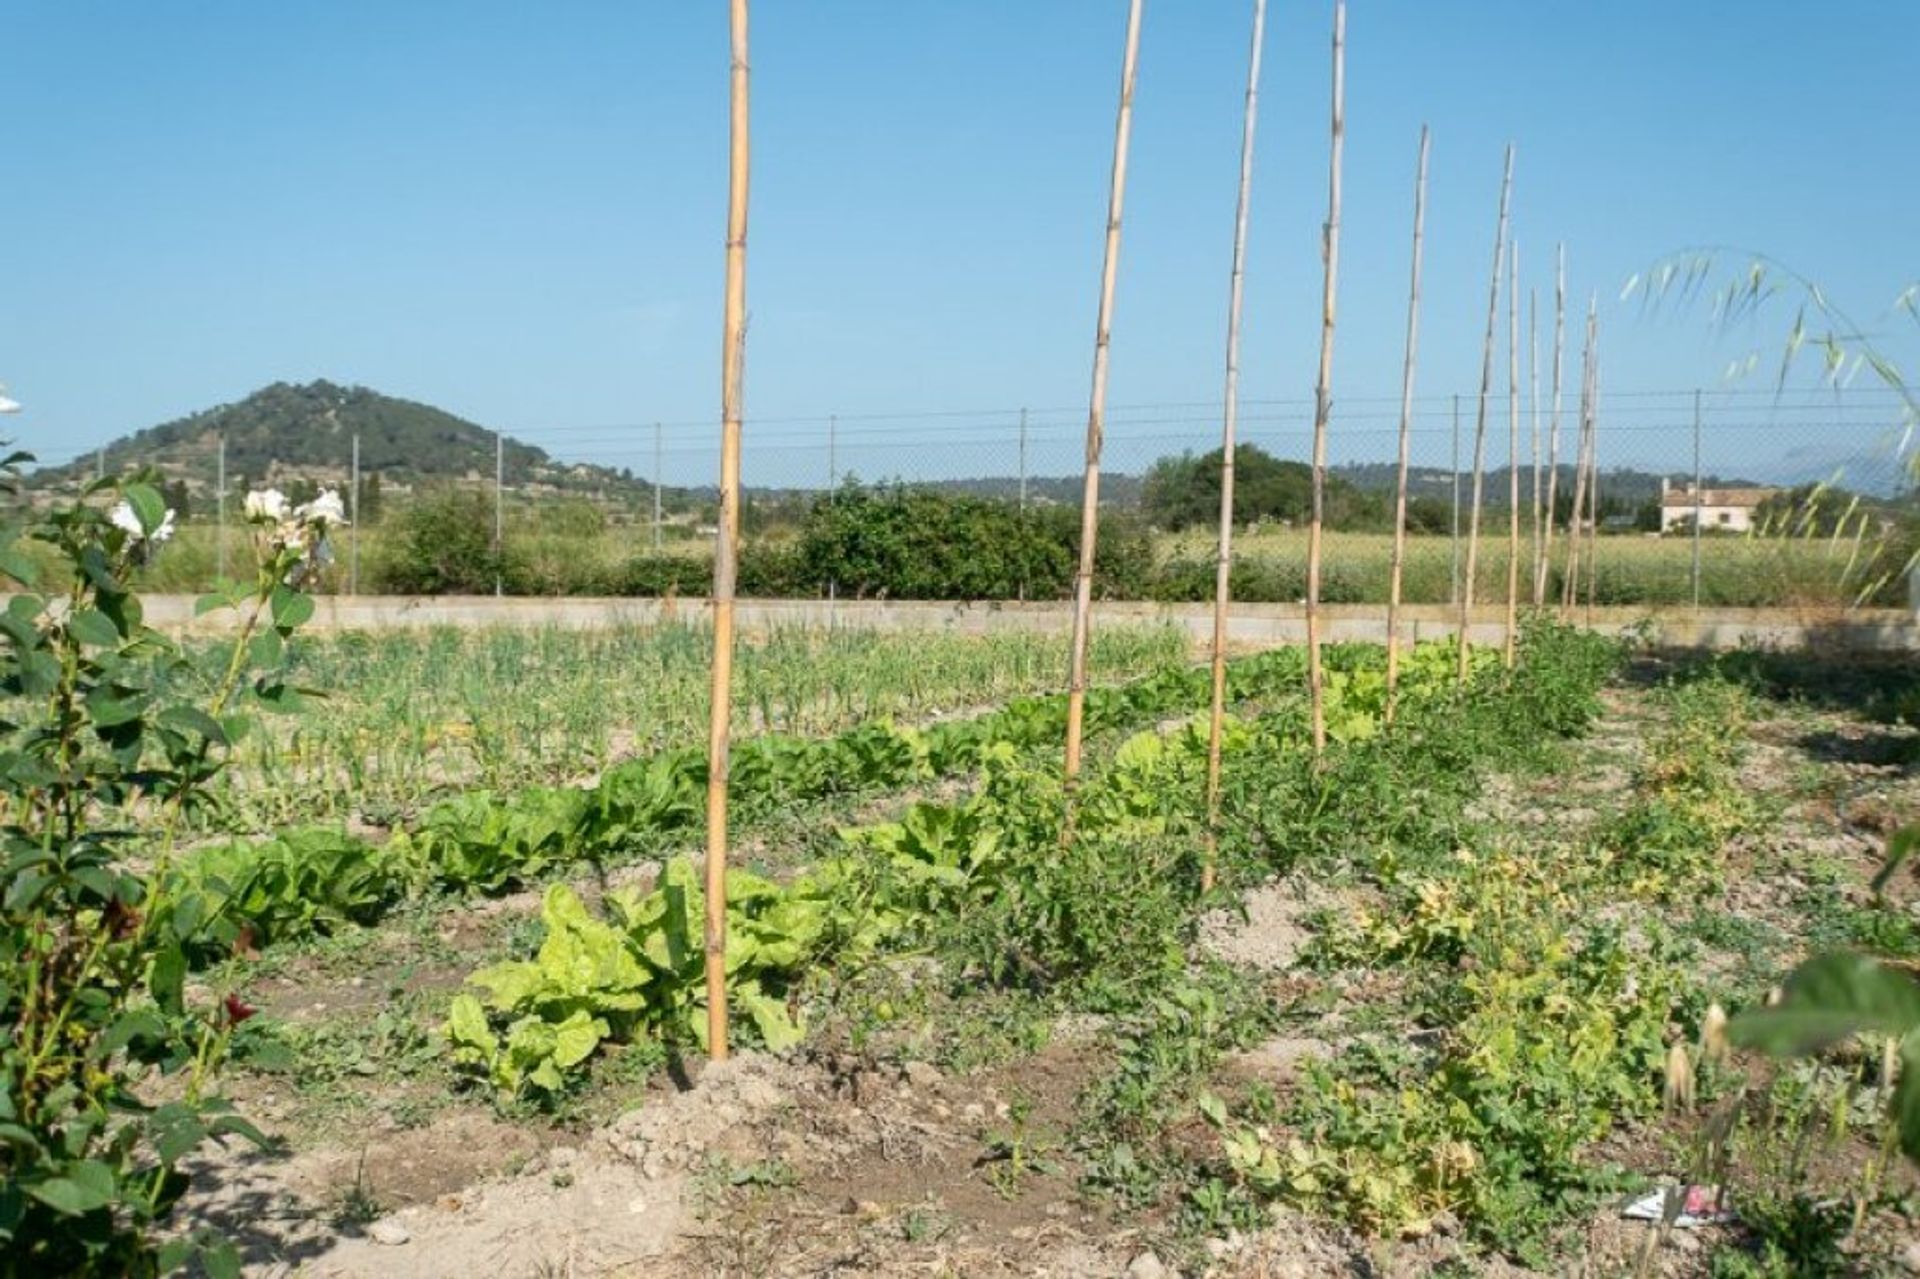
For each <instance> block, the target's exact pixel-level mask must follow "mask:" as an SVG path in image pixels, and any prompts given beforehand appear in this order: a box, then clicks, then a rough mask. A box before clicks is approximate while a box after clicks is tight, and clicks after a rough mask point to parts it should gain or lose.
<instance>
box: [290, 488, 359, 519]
mask: <svg viewBox="0 0 1920 1279" xmlns="http://www.w3.org/2000/svg"><path fill="white" fill-rule="evenodd" d="M294 514H295V516H296V517H297V518H299V519H302V520H305V521H307V522H308V523H312V524H318V525H320V526H321V527H322V528H332V527H334V526H336V525H340V524H345V523H346V522H347V506H346V503H345V502H342V501H341V500H340V494H339V493H338V492H337V491H336V490H334V489H328V490H327V491H326V492H324V493H322V494H321V495H320V496H319V497H316V498H314V499H313V501H311V502H308V503H307V504H306V505H305V506H303V507H301V508H300V509H299V510H298V511H296V512H294Z"/></svg>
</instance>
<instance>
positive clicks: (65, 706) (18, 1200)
mask: <svg viewBox="0 0 1920 1279" xmlns="http://www.w3.org/2000/svg"><path fill="white" fill-rule="evenodd" d="M19 460H20V459H19V458H18V457H15V458H13V459H9V460H8V461H6V462H5V463H3V464H0V467H4V469H5V470H6V472H7V478H8V480H9V483H10V481H11V474H12V467H13V465H14V463H16V462H17V461H19ZM86 498H92V499H96V500H93V501H88V500H82V501H80V502H78V503H75V504H72V505H64V506H57V507H55V508H53V509H52V510H51V511H49V512H47V513H46V514H44V515H43V516H41V517H39V519H38V520H37V522H36V523H34V524H33V525H31V526H30V527H28V528H27V529H26V530H25V535H26V536H27V537H30V538H31V539H32V540H33V541H34V542H35V543H37V544H38V546H39V548H40V551H41V558H40V559H39V560H38V561H37V562H38V563H40V564H46V565H50V566H51V568H50V569H48V570H45V571H38V570H36V568H35V567H34V562H31V561H27V560H25V559H24V558H23V557H19V556H17V555H14V554H12V552H13V551H14V550H15V549H16V545H17V542H18V539H19V538H20V536H21V533H22V530H21V529H20V528H19V527H18V526H16V525H12V524H11V522H9V527H8V528H7V529H6V531H5V533H4V535H3V536H0V571H4V572H5V573H6V574H7V575H8V576H10V577H11V578H12V579H13V582H14V583H15V584H16V586H17V588H18V593H16V594H14V595H13V597H12V598H11V599H10V601H9V602H8V605H7V607H6V609H5V612H4V613H3V614H0V692H4V693H5V694H6V701H5V707H6V709H5V712H4V713H5V716H6V718H5V720H4V721H0V794H4V797H5V801H6V802H5V804H4V805H3V806H0V807H4V810H5V817H4V820H3V821H0V1022H4V1024H5V1025H6V1026H7V1027H8V1033H7V1035H6V1036H5V1038H4V1041H3V1042H0V1171H3V1172H4V1182H3V1183H0V1253H4V1255H5V1258H6V1268H7V1270H8V1273H18V1274H115V1275H119V1274H128V1275H153V1274H158V1273H162V1272H166V1271H171V1270H174V1269H176V1268H178V1267H180V1266H182V1265H184V1264H185V1263H186V1262H187V1261H189V1260H190V1259H191V1258H193V1257H195V1256H199V1257H200V1264H202V1265H203V1266H204V1267H205V1268H206V1269H207V1270H209V1271H210V1272H212V1273H217V1274H232V1273H237V1262H236V1260H235V1258H234V1255H233V1253H232V1251H231V1250H230V1249H229V1248H227V1247H226V1246H225V1245H224V1244H221V1243H220V1242H219V1241H217V1240H213V1239H208V1238H202V1237H194V1238H187V1239H176V1240H173V1241H170V1242H167V1243H165V1244H164V1245H163V1244H161V1242H160V1241H159V1239H158V1238H157V1237H156V1234H157V1231H158V1228H159V1227H160V1226H161V1225H162V1223H164V1222H165V1220H166V1219H167V1217H168V1215H169V1213H170V1212H171V1210H172V1208H173V1206H174V1205H175V1203H176V1202H177V1201H178V1200H179V1197H180V1195H181V1194H182V1193H183V1191H184V1190H185V1187H186V1177H185V1175H184V1174H183V1173H182V1172H181V1171H180V1169H179V1163H180V1161H181V1160H182V1159H184V1158H185V1157H186V1156H188V1155H189V1154H191V1153H192V1152H193V1151H194V1150H196V1149H197V1148H199V1147H200V1146H201V1145H203V1144H204V1143H206V1142H208V1141H210V1140H214V1139H217V1138H220V1137H224V1136H227V1135H239V1136H243V1137H246V1138H249V1139H252V1140H255V1141H261V1140H264V1139H263V1138H261V1137H260V1135H259V1134H258V1133H257V1132H256V1131H255V1130H254V1129H253V1128H252V1127H251V1126H250V1125H248V1124H247V1123H246V1122H245V1121H244V1120H242V1119H241V1118H239V1117H238V1116H237V1115H235V1114H234V1113H233V1112H232V1111H231V1109H230V1108H229V1107H228V1106H227V1105H226V1104H225V1103H224V1102H222V1101H221V1100H219V1099H218V1098H217V1097H215V1096H213V1095H211V1093H210V1092H209V1086H210V1084H211V1081H212V1075H213V1072H214V1071H215V1070H216V1069H217V1066H218V1064H219V1061H220V1059H221V1056H222V1053H223V1051H224V1048H225V1044H226V1041H227V1037H228V1035H229V1034H230V1032H231V1028H232V1023H233V1021H234V1020H235V1019H236V1018H238V1017H239V1016H240V1015H241V1014H240V1013H237V1012H234V1011H233V1009H232V1006H230V1005H229V1006H228V1007H226V1008H224V1009H223V1008H222V1007H221V1006H220V1005H218V1004H217V1003H216V1004H215V1005H214V1006H213V1007H206V1006H203V1005H202V1004H201V1002H200V1001H199V1000H198V999H190V997H189V994H188V991H187V988H186V984H185V977H186V972H187V961H188V956H189V952H190V951H192V950H194V949H196V948H198V947H200V946H202V945H204V942H205V939H206V936H207V929H208V927H209V921H211V920H213V919H215V918H217V917H218V916H219V915H220V914H221V911H222V906H221V896H222V891H221V890H215V891H209V886H208V885H202V884H201V883H198V882H196V881H195V879H194V878H193V877H192V876H190V875H177V874H174V873H172V872H171V871H170V870H169V869H168V860H167V859H168V856H169V854H170V853H171V838H172V835H173V832H174V831H175V830H176V829H177V827H178V826H179V824H180V822H181V820H182V817H183V815H184V814H186V813H187V812H189V811H190V810H192V809H193V808H195V807H196V806H198V805H200V804H201V803H203V802H205V788H206V785H207V783H208V782H209V781H210V780H211V779H212V778H213V777H214V776H216V775H217V773H218V772H219V770H220V769H221V767H222V766H223V764H224V762H225V760H226V757H227V753H228V751H229V749H230V747H231V744H232V743H233V742H234V741H235V740H237V739H238V738H239V737H240V736H241V735H242V734H243V733H244V732H245V731H247V729H248V728H249V726H250V724H251V723H252V718H251V717H252V715H253V714H254V713H255V712H259V711H282V710H287V709H290V708H293V707H294V706H297V705H298V703H299V701H300V695H299V693H298V692H297V691H296V690H294V689H292V688H291V687H289V686H288V685H287V684H286V683H285V681H284V679H283V677H282V674H281V670H280V667H281V662H282V658H283V656H284V645H285V641H286V639H287V637H288V636H289V635H291V634H292V632H293V631H294V629H295V628H296V627H298V626H299V625H300V624H301V623H302V622H303V621H304V620H305V619H306V617H307V616H309V615H310V614H311V612H312V602H311V601H310V600H308V599H307V598H306V597H305V596H304V595H301V594H300V593H299V592H298V591H297V590H295V589H293V588H291V587H290V586H288V585H287V583H288V582H289V581H292V580H300V579H301V578H303V577H304V576H306V575H307V573H308V571H309V570H310V569H311V567H312V565H313V556H314V554H315V548H316V546H317V544H318V542H319V540H320V537H321V535H322V534H324V531H325V528H324V522H323V521H320V520H318V519H310V518H309V517H307V516H305V515H300V516H296V517H294V520H295V523H297V524H298V525H299V528H298V532H299V538H298V540H297V543H296V541H295V540H294V539H292V538H289V537H284V536H282V537H279V538H278V539H276V540H268V541H263V542H262V544H261V545H262V554H263V558H262V560H261V562H260V564H259V566H258V574H257V576H256V579H255V582H254V584H253V586H252V589H251V590H250V591H248V590H242V589H238V588H236V589H234V590H232V591H230V592H229V593H227V594H226V595H224V596H222V597H217V598H213V599H210V600H208V601H205V602H204V608H208V609H210V608H219V607H225V606H234V607H238V608H240V609H241V610H242V613H241V615H242V618H243V622H242V626H241V629H240V633H239V635H238V637H237V638H236V639H235V640H234V641H233V642H232V643H231V646H230V650H229V654H228V657H227V660H226V661H225V663H224V667H223V669H222V670H221V671H220V672H219V673H218V674H217V675H215V676H214V677H213V678H211V679H209V678H207V677H206V676H205V674H204V672H202V671H201V670H200V668H199V667H197V666H196V665H195V664H194V663H193V662H192V661H190V660H189V659H188V658H187V657H186V656H185V655H184V654H182V653H181V652H180V651H179V649H178V648H176V647H175V646H174V645H173V644H172V643H171V642H170V641H168V640H167V639H166V638H165V637H164V636H162V635H160V634H159V633H157V632H155V631H153V630H151V629H149V628H148V627H146V626H145V625H144V624H143V622H142V620H141V608H140V601H139V599H138V597H137V596H136V595H135V594H134V593H133V591H132V589H131V587H130V586H129V579H130V576H131V574H132V572H133V571H134V570H135V569H136V568H138V567H140V566H142V565H145V564H147V563H149V562H151V561H152V559H153V558H154V557H155V556H156V555H157V554H158V553H159V551H160V550H161V547H162V545H163V543H164V542H165V541H166V540H167V538H168V536H169V534H170V532H171V520H172V518H173V517H171V516H170V515H169V513H168V511H167V509H166V506H165V503H164V501H163V500H162V498H161V495H160V493H159V491H158V490H157V489H155V488H153V487H152V486H151V485H150V484H147V483H145V482H142V481H140V480H134V481H130V482H127V483H125V484H121V483H119V482H117V481H109V482H102V483H98V484H95V485H92V486H90V487H89V489H88V490H87V493H86ZM115 498H117V499H118V503H117V505H116V506H115V507H114V509H113V510H112V511H111V512H109V511H108V510H106V509H103V506H102V503H101V501H99V500H97V499H105V500H106V501H113V500H114V499H115ZM288 527H290V526H288ZM42 592H44V593H42ZM203 611H204V610H203ZM136 836H139V837H144V838H146V839H149V840H151V841H152V843H151V844H150V845H149V847H157V848H158V850H159V853H160V864H159V866H158V868H157V869H156V870H155V872H154V873H153V874H152V875H151V877H143V876H142V875H140V874H138V873H136V872H135V871H134V870H132V869H130V868H129V866H128V864H127V857H128V854H129V852H130V851H131V848H132V844H133V840H134V839H135V838H136ZM161 1075H170V1076H174V1077H175V1081H174V1082H173V1083H172V1084H170V1085H169V1086H168V1087H167V1089H166V1092H167V1094H168V1095H170V1097H171V1099H170V1100H168V1101H166V1102H164V1103H161V1104H158V1105H152V1104H148V1103H146V1102H143V1101H142V1100H141V1098H142V1097H143V1096H151V1095H152V1088H153V1085H154V1082H155V1080H156V1078H157V1077H158V1076H161Z"/></svg>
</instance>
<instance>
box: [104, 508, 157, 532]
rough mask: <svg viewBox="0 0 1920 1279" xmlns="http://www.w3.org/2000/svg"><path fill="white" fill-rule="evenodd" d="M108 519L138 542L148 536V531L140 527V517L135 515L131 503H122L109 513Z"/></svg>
mask: <svg viewBox="0 0 1920 1279" xmlns="http://www.w3.org/2000/svg"><path fill="white" fill-rule="evenodd" d="M107 519H108V520H110V521H112V523H113V526H114V527H115V528H117V529H124V530H126V533H127V535H128V536H129V537H131V538H133V540H134V541H136V542H137V541H139V540H140V539H141V538H143V537H145V536H146V535H147V531H146V530H145V529H143V528H141V527H140V517H139V516H138V515H135V514H134V513H133V504H132V503H130V502H122V503H120V504H119V505H118V506H116V507H114V508H113V510H111V511H109V512H108V513H107Z"/></svg>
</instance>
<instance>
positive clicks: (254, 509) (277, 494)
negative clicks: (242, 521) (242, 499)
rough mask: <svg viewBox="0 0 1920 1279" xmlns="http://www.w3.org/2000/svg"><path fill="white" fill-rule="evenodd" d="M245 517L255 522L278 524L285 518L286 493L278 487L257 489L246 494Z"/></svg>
mask: <svg viewBox="0 0 1920 1279" xmlns="http://www.w3.org/2000/svg"><path fill="white" fill-rule="evenodd" d="M246 513H247V519H248V520H249V521H250V522H252V523H255V524H278V523H279V522H280V521H282V520H284V519H286V518H287V495H286V494H285V493H282V492H281V491H280V490H279V489H257V490H255V491H254V492H252V493H249V494H247V502H246Z"/></svg>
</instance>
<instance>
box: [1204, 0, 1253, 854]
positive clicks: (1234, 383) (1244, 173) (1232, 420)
mask: <svg viewBox="0 0 1920 1279" xmlns="http://www.w3.org/2000/svg"><path fill="white" fill-rule="evenodd" d="M1266 26H1267V0H1253V47H1252V50H1251V51H1250V52H1249V53H1248V55H1247V105H1246V114H1245V116H1244V118H1243V119H1242V121H1241V125H1240V194H1239V198H1238V200H1237V201H1236V202H1235V205H1234V215H1233V266H1232V269H1231V271H1230V273H1229V276H1228V283H1227V375H1226V377H1227V382H1226V400H1225V404H1224V406H1223V408H1222V411H1221V420H1220V562H1219V564H1218V566H1217V567H1216V568H1215V570H1214V579H1213V709H1212V712H1211V716H1210V718H1209V719H1208V721H1207V844H1206V860H1205V862H1204V863H1203V864H1202V866H1201V868H1200V888H1201V891H1203V892H1204V891H1206V890H1208V889H1210V888H1212V887H1213V878H1214V864H1215V857H1214V854H1215V849H1216V836H1215V831H1216V828H1217V827H1218V825H1219V823H1220V738H1221V734H1222V732H1223V731H1224V729H1225V726H1226V717H1227V601H1228V599H1229V597H1230V595H1231V586H1230V581H1231V577H1232V573H1233V453H1234V449H1235V448H1236V447H1237V444H1236V442H1235V434H1236V428H1237V427H1238V425H1239V416H1240V304H1241V299H1242V297H1243V294H1244V288H1243V286H1244V283H1245V276H1246V261H1247V205H1248V201H1249V200H1250V199H1251V198H1252V195H1253V132H1254V125H1255V123H1256V121H1257V119H1258V115H1259V102H1260V46H1261V44H1262V43H1263V40H1264V37H1265V32H1266Z"/></svg>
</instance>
